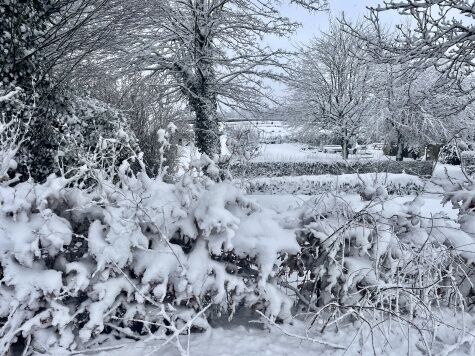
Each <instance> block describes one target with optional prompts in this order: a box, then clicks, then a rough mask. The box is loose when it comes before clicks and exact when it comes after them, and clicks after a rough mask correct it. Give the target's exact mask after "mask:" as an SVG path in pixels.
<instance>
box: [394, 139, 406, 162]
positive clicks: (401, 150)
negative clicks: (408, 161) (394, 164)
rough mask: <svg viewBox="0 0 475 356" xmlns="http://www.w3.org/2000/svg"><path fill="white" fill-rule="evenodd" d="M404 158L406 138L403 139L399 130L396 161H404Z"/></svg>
mask: <svg viewBox="0 0 475 356" xmlns="http://www.w3.org/2000/svg"><path fill="white" fill-rule="evenodd" d="M403 158H404V140H403V137H402V134H401V133H399V132H398V134H397V151H396V161H402V160H403Z"/></svg>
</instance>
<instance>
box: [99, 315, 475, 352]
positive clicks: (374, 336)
mask: <svg viewBox="0 0 475 356" xmlns="http://www.w3.org/2000/svg"><path fill="white" fill-rule="evenodd" d="M434 323H435V325H436V326H437V328H436V330H437V333H436V335H430V334H429V333H424V332H422V333H418V332H417V331H416V330H415V329H412V330H408V328H407V326H404V325H402V324H401V325H398V323H397V322H395V321H389V320H386V321H383V322H382V323H381V324H380V325H379V326H378V327H377V328H374V329H373V330H370V329H369V328H368V327H366V326H365V325H361V324H359V323H357V322H355V323H347V324H345V325H340V326H339V328H338V329H337V328H336V327H328V329H327V330H326V331H325V332H324V333H323V334H322V333H321V332H320V330H321V328H322V327H323V326H324V321H317V322H316V323H315V324H314V325H313V327H312V329H308V328H307V327H306V325H308V324H305V323H304V322H301V321H297V320H296V321H294V322H293V323H292V324H291V325H285V326H284V325H272V326H270V327H267V326H266V327H264V328H263V327H262V325H261V324H255V323H252V322H251V323H248V324H247V325H241V326H237V327H233V328H220V327H218V328H214V329H211V330H208V331H207V332H205V333H202V334H192V335H191V337H187V336H182V337H181V338H180V344H181V347H183V349H184V351H185V352H180V351H179V349H178V348H177V346H176V340H170V342H169V343H167V344H166V345H163V342H158V341H150V342H138V343H132V342H131V343H123V344H120V345H114V346H112V348H115V347H119V348H117V349H108V346H104V347H103V349H104V351H103V352H98V353H97V354H99V355H104V356H105V355H110V356H121V355H124V354H127V355H128V356H143V355H150V356H182V355H184V354H187V353H188V354H189V355H190V356H191V355H192V356H210V355H213V356H265V355H269V356H290V355H295V356H304V355H332V356H333V355H335V356H336V355H338V356H344V355H347V356H352V355H387V356H400V355H427V354H429V353H428V352H427V349H426V345H427V346H430V347H431V349H432V352H433V353H432V354H433V355H444V356H445V355H447V356H448V355H450V356H462V355H474V352H475V350H474V349H473V346H472V347H470V342H471V341H473V338H474V337H475V318H474V317H473V314H472V315H471V314H468V313H467V314H465V315H464V317H462V315H460V314H458V315H454V314H453V313H451V312H450V311H448V310H443V311H442V312H441V313H440V314H438V316H437V318H436V319H435V320H434ZM408 335H409V337H408ZM422 335H423V337H422Z"/></svg>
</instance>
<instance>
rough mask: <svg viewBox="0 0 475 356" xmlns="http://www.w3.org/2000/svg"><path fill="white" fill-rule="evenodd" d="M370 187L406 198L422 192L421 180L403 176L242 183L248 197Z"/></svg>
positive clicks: (422, 182) (330, 176)
mask: <svg viewBox="0 0 475 356" xmlns="http://www.w3.org/2000/svg"><path fill="white" fill-rule="evenodd" d="M374 183H377V184H379V185H381V186H384V188H385V189H386V190H387V192H388V194H397V195H407V194H411V193H416V192H421V191H422V190H423V189H424V180H423V179H421V178H419V177H418V176H414V175H410V174H405V173H400V174H395V173H381V174H378V173H375V174H374V173H364V174H342V175H330V174H322V175H318V176H297V177H292V176H287V177H269V178H266V177H261V178H253V179H248V180H245V181H244V186H245V188H246V191H247V192H248V193H249V194H255V193H257V194H259V193H264V194H304V195H314V194H319V193H322V192H334V193H343V192H346V193H359V192H360V191H362V190H364V189H367V188H368V187H370V186H373V185H374Z"/></svg>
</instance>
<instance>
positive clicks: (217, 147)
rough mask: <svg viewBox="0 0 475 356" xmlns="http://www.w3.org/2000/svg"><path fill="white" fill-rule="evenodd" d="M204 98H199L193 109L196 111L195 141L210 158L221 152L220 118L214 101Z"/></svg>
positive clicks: (199, 148)
mask: <svg viewBox="0 0 475 356" xmlns="http://www.w3.org/2000/svg"><path fill="white" fill-rule="evenodd" d="M206 101H207V100H206V99H204V98H197V99H196V100H195V105H193V110H194V112H195V117H196V121H195V143H196V147H197V148H198V150H199V151H200V152H201V153H205V154H207V155H208V156H209V157H210V158H213V156H214V155H219V154H220V153H221V142H220V138H219V136H220V133H219V120H218V115H217V110H216V109H215V107H213V106H214V105H213V104H212V103H210V102H209V100H208V102H206Z"/></svg>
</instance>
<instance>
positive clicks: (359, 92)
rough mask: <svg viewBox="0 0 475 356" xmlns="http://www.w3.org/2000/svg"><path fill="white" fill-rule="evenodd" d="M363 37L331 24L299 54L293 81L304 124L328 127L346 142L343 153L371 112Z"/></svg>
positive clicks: (314, 128) (299, 117) (311, 127)
mask: <svg viewBox="0 0 475 356" xmlns="http://www.w3.org/2000/svg"><path fill="white" fill-rule="evenodd" d="M361 46H362V43H361V41H359V40H358V39H357V38H355V37H353V36H352V35H351V34H348V33H347V32H345V31H344V28H343V26H342V25H339V24H333V25H332V26H331V28H330V30H329V32H327V33H323V34H322V35H321V36H320V37H318V38H316V39H315V40H314V41H313V42H312V43H311V44H310V45H309V46H308V47H307V48H304V49H303V50H302V52H301V54H300V59H299V61H298V65H297V68H296V69H295V70H293V71H292V72H291V76H290V80H289V84H290V86H291V88H292V94H291V96H290V100H291V104H290V105H291V107H292V110H293V111H294V112H295V114H296V119H297V120H298V123H300V124H303V126H304V130H311V131H312V132H315V134H317V132H318V131H320V130H322V129H323V130H329V131H331V132H332V133H333V135H334V136H336V137H338V138H339V140H340V141H341V142H342V148H343V150H342V152H343V153H342V154H343V158H345V159H346V158H348V145H349V142H350V139H351V138H353V137H354V136H355V135H356V134H357V132H358V130H359V129H360V128H361V127H362V126H363V124H364V122H365V121H366V120H367V119H368V118H370V117H371V116H372V114H373V109H374V104H375V102H376V100H375V98H374V92H373V87H374V83H373V82H374V77H373V75H372V73H371V70H372V68H371V66H370V65H369V64H368V62H367V60H366V59H365V52H364V51H363V50H362V47H361Z"/></svg>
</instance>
